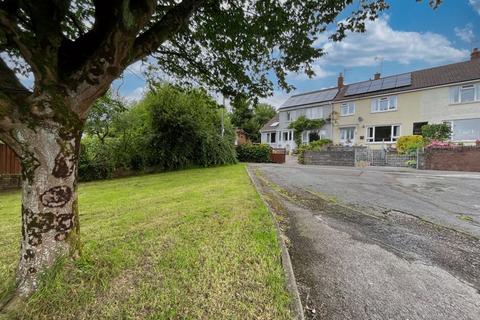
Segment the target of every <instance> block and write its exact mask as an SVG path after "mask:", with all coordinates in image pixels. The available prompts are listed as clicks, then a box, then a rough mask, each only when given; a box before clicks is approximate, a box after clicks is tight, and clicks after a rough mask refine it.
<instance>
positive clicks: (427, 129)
mask: <svg viewBox="0 0 480 320" xmlns="http://www.w3.org/2000/svg"><path fill="white" fill-rule="evenodd" d="M451 135H452V129H451V128H450V126H449V125H448V124H446V123H437V124H426V125H424V126H423V127H422V136H423V137H424V138H426V139H428V140H439V141H445V140H448V139H450V136H451Z"/></svg>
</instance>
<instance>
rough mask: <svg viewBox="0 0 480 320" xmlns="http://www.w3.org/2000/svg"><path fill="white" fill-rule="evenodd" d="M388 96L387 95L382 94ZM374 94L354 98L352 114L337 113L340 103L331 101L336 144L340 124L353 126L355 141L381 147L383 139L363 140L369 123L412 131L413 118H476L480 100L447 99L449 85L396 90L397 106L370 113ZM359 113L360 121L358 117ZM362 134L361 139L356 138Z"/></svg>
mask: <svg viewBox="0 0 480 320" xmlns="http://www.w3.org/2000/svg"><path fill="white" fill-rule="evenodd" d="M382 96H390V95H382ZM382 96H375V97H369V98H363V99H359V100H355V114H354V115H353V116H346V117H342V116H340V107H341V105H342V103H335V104H334V111H335V112H336V119H337V120H336V122H335V127H334V130H333V141H334V143H335V144H340V128H342V127H349V126H351V127H355V130H356V131H355V143H354V144H356V145H370V146H371V147H373V148H381V147H382V146H384V144H383V143H367V142H366V135H367V132H366V128H367V127H368V126H372V125H394V124H399V125H401V132H400V135H402V136H404V135H410V134H413V124H414V123H415V122H429V123H442V122H443V121H449V120H463V119H480V101H477V102H473V103H459V104H452V103H450V87H449V86H445V87H439V88H432V89H426V90H421V91H413V92H406V93H398V94H396V96H397V110H396V111H387V112H379V113H372V112H371V101H372V99H374V98H377V97H382ZM359 117H361V118H363V121H359ZM361 136H363V139H360V138H361Z"/></svg>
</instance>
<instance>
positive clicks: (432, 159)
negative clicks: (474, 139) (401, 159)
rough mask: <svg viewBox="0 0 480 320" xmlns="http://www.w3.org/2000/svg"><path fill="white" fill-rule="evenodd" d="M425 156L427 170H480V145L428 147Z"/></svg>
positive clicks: (424, 165) (424, 161)
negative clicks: (447, 147) (444, 147)
mask: <svg viewBox="0 0 480 320" xmlns="http://www.w3.org/2000/svg"><path fill="white" fill-rule="evenodd" d="M423 158H424V159H423V161H422V162H423V168H424V169H427V170H447V171H476V172H480V147H456V148H450V149H426V150H425V153H424V155H423Z"/></svg>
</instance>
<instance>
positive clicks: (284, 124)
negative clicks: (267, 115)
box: [261, 103, 332, 151]
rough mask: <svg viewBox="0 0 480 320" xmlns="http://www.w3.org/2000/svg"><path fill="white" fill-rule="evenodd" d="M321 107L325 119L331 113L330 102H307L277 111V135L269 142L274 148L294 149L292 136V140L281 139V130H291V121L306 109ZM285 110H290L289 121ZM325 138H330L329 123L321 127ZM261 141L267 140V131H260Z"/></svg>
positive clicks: (304, 112) (330, 126)
mask: <svg viewBox="0 0 480 320" xmlns="http://www.w3.org/2000/svg"><path fill="white" fill-rule="evenodd" d="M316 107H321V108H322V109H323V118H324V119H327V118H329V117H330V116H331V113H332V106H331V105H330V104H325V103H324V104H309V105H305V106H301V107H295V108H288V109H284V110H280V111H279V124H278V127H277V130H276V132H277V137H276V142H275V143H269V144H270V145H271V146H272V147H274V148H286V149H287V150H288V151H291V150H294V149H296V148H297V145H296V143H295V141H294V139H293V137H292V140H284V139H283V132H288V131H292V132H293V130H292V129H289V128H288V126H289V125H290V123H291V122H292V121H295V119H297V118H298V117H300V116H302V115H304V116H306V115H307V110H308V109H310V108H316ZM287 112H290V113H291V115H292V118H291V120H290V121H288V120H287ZM320 130H321V131H322V132H323V133H324V136H325V138H331V136H332V125H331V124H330V123H327V124H325V125H324V126H323V127H322V128H321V129H320ZM261 141H262V143H268V142H267V132H262V134H261Z"/></svg>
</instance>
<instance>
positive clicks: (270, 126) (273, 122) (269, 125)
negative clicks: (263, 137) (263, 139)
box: [260, 113, 280, 132]
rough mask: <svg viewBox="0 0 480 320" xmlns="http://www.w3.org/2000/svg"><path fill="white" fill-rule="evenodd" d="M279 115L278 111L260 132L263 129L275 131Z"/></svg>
mask: <svg viewBox="0 0 480 320" xmlns="http://www.w3.org/2000/svg"><path fill="white" fill-rule="evenodd" d="M279 119H280V118H279V116H278V113H277V114H276V115H275V116H274V117H273V118H272V119H270V120H269V121H268V122H267V123H266V124H265V125H264V126H263V127H262V129H260V132H262V131H273V130H276V129H277V127H278V122H279Z"/></svg>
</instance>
